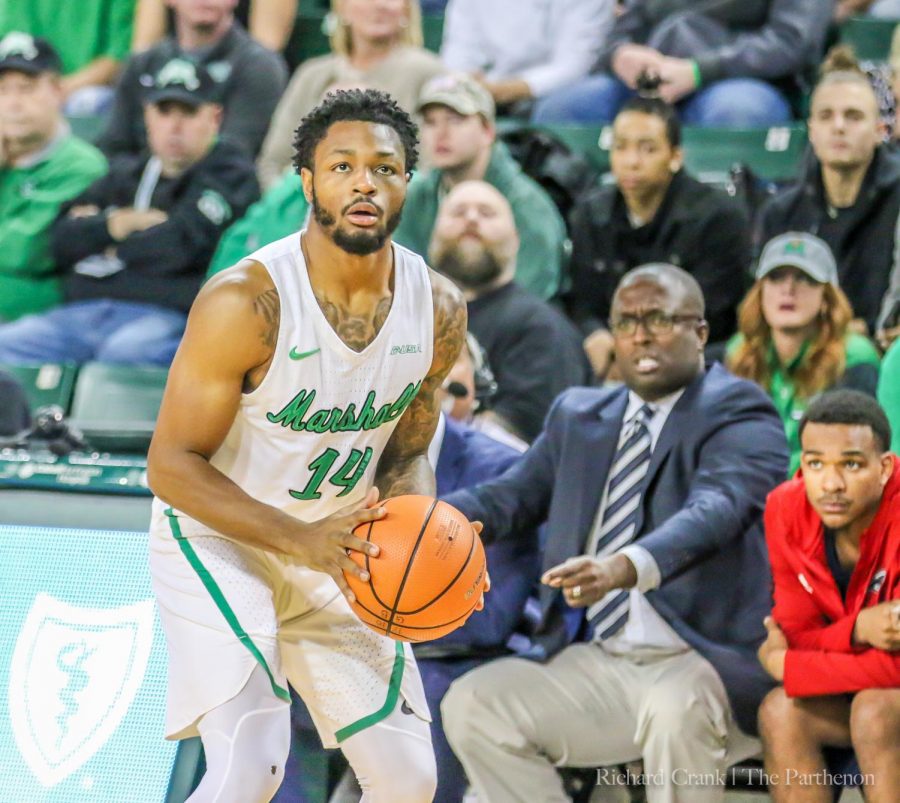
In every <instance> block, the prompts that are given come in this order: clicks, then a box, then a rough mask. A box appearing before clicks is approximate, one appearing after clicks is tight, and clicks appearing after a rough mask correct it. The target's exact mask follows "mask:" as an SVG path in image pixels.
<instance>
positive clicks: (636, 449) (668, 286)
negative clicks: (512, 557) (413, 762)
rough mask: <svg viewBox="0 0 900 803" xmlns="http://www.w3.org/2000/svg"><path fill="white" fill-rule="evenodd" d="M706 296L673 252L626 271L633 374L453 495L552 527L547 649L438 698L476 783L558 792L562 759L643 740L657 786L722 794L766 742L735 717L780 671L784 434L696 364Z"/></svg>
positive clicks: (735, 384)
mask: <svg viewBox="0 0 900 803" xmlns="http://www.w3.org/2000/svg"><path fill="white" fill-rule="evenodd" d="M703 311H704V310H703V296H702V293H701V291H700V288H699V286H698V285H697V283H696V282H695V281H694V279H693V278H692V277H691V276H690V275H689V274H687V273H686V272H684V271H682V270H680V269H679V268H675V267H672V266H669V265H649V266H644V267H641V268H636V269H635V270H633V271H631V272H630V273H629V274H627V275H626V276H625V277H624V278H623V280H622V282H621V284H620V285H619V288H618V289H617V291H616V294H615V297H614V302H613V307H612V320H611V329H612V332H613V335H614V338H615V357H616V363H617V365H618V367H619V370H620V372H621V374H622V376H623V378H624V380H625V386H624V387H620V388H616V389H571V390H568V391H566V392H564V393H563V394H562V395H561V396H560V397H559V398H558V399H557V400H556V402H555V403H554V405H553V407H552V408H551V410H550V413H549V414H548V417H547V421H546V423H545V425H544V431H543V432H542V434H541V435H540V436H539V438H538V439H537V441H536V442H535V443H534V445H533V446H532V448H531V449H530V451H529V452H528V453H527V454H526V455H525V457H524V458H523V459H522V461H521V462H519V463H518V464H517V465H516V466H515V467H514V468H512V469H511V470H510V471H508V472H507V473H506V474H504V476H503V477H501V478H499V479H497V480H494V481H492V482H489V483H487V484H484V485H481V486H479V487H477V488H475V489H472V490H468V491H460V492H457V493H455V494H452V495H451V496H450V497H449V498H448V501H450V502H451V503H452V504H454V505H456V506H457V507H458V508H460V509H461V510H462V511H463V512H465V513H466V515H467V516H469V518H470V519H479V520H481V521H483V522H484V535H485V537H486V539H488V540H489V539H491V538H494V539H496V540H497V541H499V542H503V541H504V540H508V539H509V537H510V536H511V535H514V534H515V533H517V532H521V531H522V530H525V529H527V528H529V527H533V526H535V525H536V524H539V523H540V522H542V521H544V520H546V521H547V528H548V536H547V543H546V547H545V553H544V574H543V576H542V581H543V583H544V586H543V587H542V594H541V607H542V621H541V626H540V630H539V638H540V639H541V642H542V644H543V645H544V647H545V649H546V652H547V655H548V657H549V660H548V661H547V662H546V663H537V662H533V661H525V660H523V659H521V658H505V659H501V660H499V661H495V662H492V663H491V664H489V665H487V666H485V667H481V668H479V669H477V670H475V671H473V672H471V673H469V674H468V675H466V676H465V677H463V678H460V679H459V680H458V681H456V682H455V683H454V684H453V686H451V688H450V691H449V692H448V694H447V696H446V697H445V699H444V704H443V707H442V710H443V716H444V726H445V730H446V733H447V736H448V738H449V741H450V744H451V745H452V746H453V749H454V751H455V752H456V754H457V755H458V756H459V757H460V759H461V760H462V763H463V765H464V767H465V769H466V772H467V774H468V776H469V779H470V780H471V781H472V783H473V785H474V786H475V788H476V791H477V792H478V795H479V799H482V800H488V801H494V800H498V801H499V800H503V801H512V800H521V801H532V800H541V801H563V800H567V798H566V796H565V795H564V792H563V789H562V786H561V783H560V780H559V778H558V776H557V774H556V772H555V771H554V765H558V766H576V767H578V766H581V767H590V766H602V765H609V764H617V763H622V762H627V761H632V760H635V759H638V758H643V760H644V769H645V772H646V773H647V796H648V800H650V801H651V802H653V801H675V800H685V801H690V802H691V803H696V802H697V801H707V800H708V801H718V800H721V799H722V796H723V794H724V790H723V788H722V786H721V785H720V784H717V783H716V782H715V780H716V779H717V778H719V777H724V771H725V769H726V767H727V765H728V762H729V761H733V760H736V759H739V758H742V757H745V756H746V755H747V754H749V753H752V752H754V747H753V746H752V744H751V745H748V743H749V742H750V740H749V739H748V738H747V737H746V736H743V735H742V734H741V732H740V730H739V729H738V728H737V727H736V725H735V720H736V722H737V723H738V724H739V725H740V728H741V729H743V730H744V731H748V732H753V730H754V728H755V721H756V710H757V707H758V705H759V702H760V701H761V699H762V697H763V696H764V694H765V693H766V691H767V690H768V689H769V688H770V687H771V686H770V682H769V680H768V678H767V676H766V675H765V673H764V672H763V671H762V669H761V667H760V666H759V664H758V662H757V661H756V656H755V650H756V648H757V646H758V645H759V643H760V642H761V641H762V639H763V637H764V628H763V625H762V620H763V617H764V616H765V615H767V613H768V611H769V608H770V601H771V598H770V576H769V569H768V561H767V558H766V552H765V541H764V537H763V532H762V521H761V516H762V511H763V507H764V504H765V499H766V495H767V493H768V492H769V491H770V490H771V489H772V488H774V487H775V485H777V484H778V483H779V482H780V481H781V480H782V478H783V476H784V472H785V470H786V468H787V460H788V452H787V445H786V442H785V438H784V431H783V428H782V426H781V423H780V421H779V419H778V416H777V414H776V412H775V410H774V408H773V407H772V405H771V403H770V401H769V399H768V398H767V397H766V395H765V394H764V393H763V392H762V391H761V390H760V389H759V388H757V387H756V386H755V385H753V384H750V383H748V382H745V381H743V380H741V379H737V378H735V377H733V376H731V375H730V374H728V373H727V372H726V371H725V370H724V369H723V368H722V367H720V366H718V365H713V366H712V367H711V368H709V369H706V368H705V367H704V364H703V347H704V344H705V343H706V339H707V326H706V323H705V321H704V320H703ZM573 642H574V643H573ZM567 645H568V646H567ZM742 750H743V754H741V753H742ZM717 773H722V774H723V775H722V776H718V775H717Z"/></svg>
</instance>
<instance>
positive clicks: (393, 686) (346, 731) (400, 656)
mask: <svg viewBox="0 0 900 803" xmlns="http://www.w3.org/2000/svg"><path fill="white" fill-rule="evenodd" d="M396 647H397V654H396V655H395V656H394V668H393V669H392V670H391V680H390V683H389V684H388V691H387V697H386V698H385V701H384V705H383V706H381V708H379V709H378V710H377V711H376V712H375V713H374V714H369V715H368V716H365V717H363V718H362V719H358V720H356V722H353V723H351V724H350V725H347V726H346V727H344V728H341V729H340V730H338V731H335V734H334V738H335V739H337V740H338V742H343V741H344V740H345V739H349V738H350V737H351V736H353V734H355V733H359V732H360V731H361V730H365V729H366V728H368V727H370V726H371V725H374V724H376V723H377V722H381V720H383V719H384V718H385V717H388V716H390V714H391V712H392V711H393V710H394V708H395V707H396V706H397V698H398V697H399V696H400V682H401V681H402V680H403V667H404V666H405V665H406V654H405V653H404V652H403V644H402V643H401V642H399V641H398V642H397V645H396Z"/></svg>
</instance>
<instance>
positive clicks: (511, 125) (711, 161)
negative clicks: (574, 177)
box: [498, 120, 807, 184]
mask: <svg viewBox="0 0 900 803" xmlns="http://www.w3.org/2000/svg"><path fill="white" fill-rule="evenodd" d="M523 125H524V124H523V123H521V122H519V121H515V120H501V121H498V129H499V130H500V131H510V130H514V129H516V128H519V127H522V126H523ZM541 128H542V129H543V130H544V131H547V132H548V133H550V134H552V135H554V136H556V137H558V138H559V139H560V140H561V141H562V142H563V143H565V144H566V145H568V146H569V147H570V148H571V149H572V150H575V151H580V152H581V153H583V154H585V155H586V156H587V157H588V159H589V160H590V161H591V163H592V164H593V165H594V166H595V167H596V168H597V169H598V170H599V171H601V172H607V171H608V170H609V169H610V168H609V149H610V147H611V146H612V128H611V126H578V125H546V126H542V127H541ZM682 140H683V142H682V144H683V147H684V158H685V166H686V168H687V170H688V172H689V173H691V174H692V175H694V176H696V177H697V178H699V179H700V180H701V181H704V182H706V183H708V184H725V183H726V182H727V181H728V175H729V171H730V170H731V168H732V167H733V166H734V165H735V164H743V165H746V166H747V167H749V168H750V169H751V170H752V171H753V173H754V174H755V175H757V176H758V177H759V178H762V179H765V180H766V181H787V180H790V179H792V178H793V177H794V176H796V175H797V172H798V169H799V166H800V163H801V161H802V159H803V157H804V154H805V153H806V145H807V137H806V127H805V126H804V125H802V124H799V123H798V124H794V125H791V126H779V127H776V128H752V129H717V128H689V127H688V128H684V129H683V134H682Z"/></svg>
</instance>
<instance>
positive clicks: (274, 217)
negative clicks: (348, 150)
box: [207, 170, 309, 276]
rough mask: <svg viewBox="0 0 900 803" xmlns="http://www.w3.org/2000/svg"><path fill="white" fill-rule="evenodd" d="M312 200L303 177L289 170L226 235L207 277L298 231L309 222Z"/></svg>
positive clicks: (236, 221) (230, 227) (233, 224)
mask: <svg viewBox="0 0 900 803" xmlns="http://www.w3.org/2000/svg"><path fill="white" fill-rule="evenodd" d="M308 213H309V203H308V202H307V200H306V196H305V195H304V194H303V185H302V184H301V183H300V176H298V175H297V173H296V172H295V171H293V170H291V171H290V172H286V173H285V174H284V175H283V176H282V177H281V179H280V180H279V181H278V182H277V183H276V184H274V185H273V186H272V187H270V188H269V189H268V190H267V191H266V192H265V193H264V194H263V196H262V198H260V199H259V200H258V201H257V202H256V203H255V204H253V206H251V207H250V208H249V209H248V210H247V214H245V215H244V216H243V217H242V218H240V219H239V220H235V222H234V223H232V224H231V226H229V227H228V229H227V230H226V231H225V233H224V234H223V235H222V239H221V240H219V245H218V247H217V248H216V253H215V254H214V255H213V258H212V261H211V262H210V263H209V270H208V271H207V276H213V275H215V274H216V273H219V271H223V270H225V268H230V267H231V266H232V265H236V264H237V263H238V262H240V261H241V260H242V259H243V258H244V257H246V256H248V255H250V254H252V253H253V252H254V251H256V249H257V248H262V247H263V246H264V245H268V244H269V243H274V242H275V240H280V239H281V238H282V237H288V236H289V235H291V234H294V233H295V232H296V231H297V230H298V228H303V226H304V225H305V221H306V217H307V214H308Z"/></svg>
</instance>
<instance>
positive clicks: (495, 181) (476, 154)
mask: <svg viewBox="0 0 900 803" xmlns="http://www.w3.org/2000/svg"><path fill="white" fill-rule="evenodd" d="M418 111H419V113H420V114H421V115H422V126H421V140H422V151H423V157H424V159H425V161H427V162H428V164H430V165H431V166H432V168H433V169H432V170H431V171H430V172H427V173H424V174H420V175H417V176H415V177H414V178H413V180H412V181H411V182H410V184H409V189H408V190H407V193H406V205H405V206H404V208H403V218H402V219H401V221H400V226H399V227H398V229H397V231H396V232H395V234H394V240H395V241H396V242H399V243H401V244H402V245H405V246H406V247H407V248H411V249H412V250H413V251H416V252H417V253H419V254H423V255H425V254H427V253H428V244H429V243H430V242H431V232H432V230H433V229H434V223H435V220H436V219H437V214H438V207H439V206H440V203H441V201H442V200H443V198H444V197H445V196H446V195H447V193H449V192H450V190H451V189H453V187H455V186H456V185H457V184H459V183H461V182H463V181H486V182H487V183H488V184H491V185H493V186H494V187H495V188H496V189H498V190H499V191H500V194H501V195H503V196H504V197H505V198H506V200H507V201H508V202H509V205H510V206H511V207H512V211H513V217H514V218H515V223H516V230H517V231H518V232H519V239H520V245H519V253H518V255H517V257H516V275H515V281H516V284H518V285H519V286H520V287H522V288H524V289H525V290H528V291H529V292H531V293H532V294H534V295H536V296H538V297H539V298H544V299H547V298H551V297H552V296H554V295H555V294H556V293H557V291H558V290H559V284H560V277H561V274H562V264H563V255H564V251H565V241H566V227H565V224H564V223H563V219H562V217H561V216H560V214H559V211H558V210H557V208H556V206H555V205H554V203H553V201H552V200H551V199H550V196H549V195H547V193H546V192H545V191H544V190H543V188H541V186H540V185H539V184H538V183H537V182H535V181H533V180H532V179H531V178H529V177H528V176H526V175H525V173H523V172H522V169H521V168H520V167H519V164H518V163H517V162H516V160H515V159H513V157H512V156H511V155H510V153H509V151H508V150H507V149H506V146H505V145H503V143H500V142H496V141H495V140H496V131H495V129H494V101H493V98H491V96H490V94H489V93H488V91H487V90H486V89H484V88H483V87H482V86H481V85H480V84H479V83H478V82H477V81H475V80H474V79H473V78H470V77H469V76H467V75H461V74H454V75H446V76H440V77H438V78H434V79H433V80H431V81H429V82H428V83H427V84H426V85H425V87H424V89H423V90H422V95H421V97H420V98H419V108H418Z"/></svg>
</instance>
